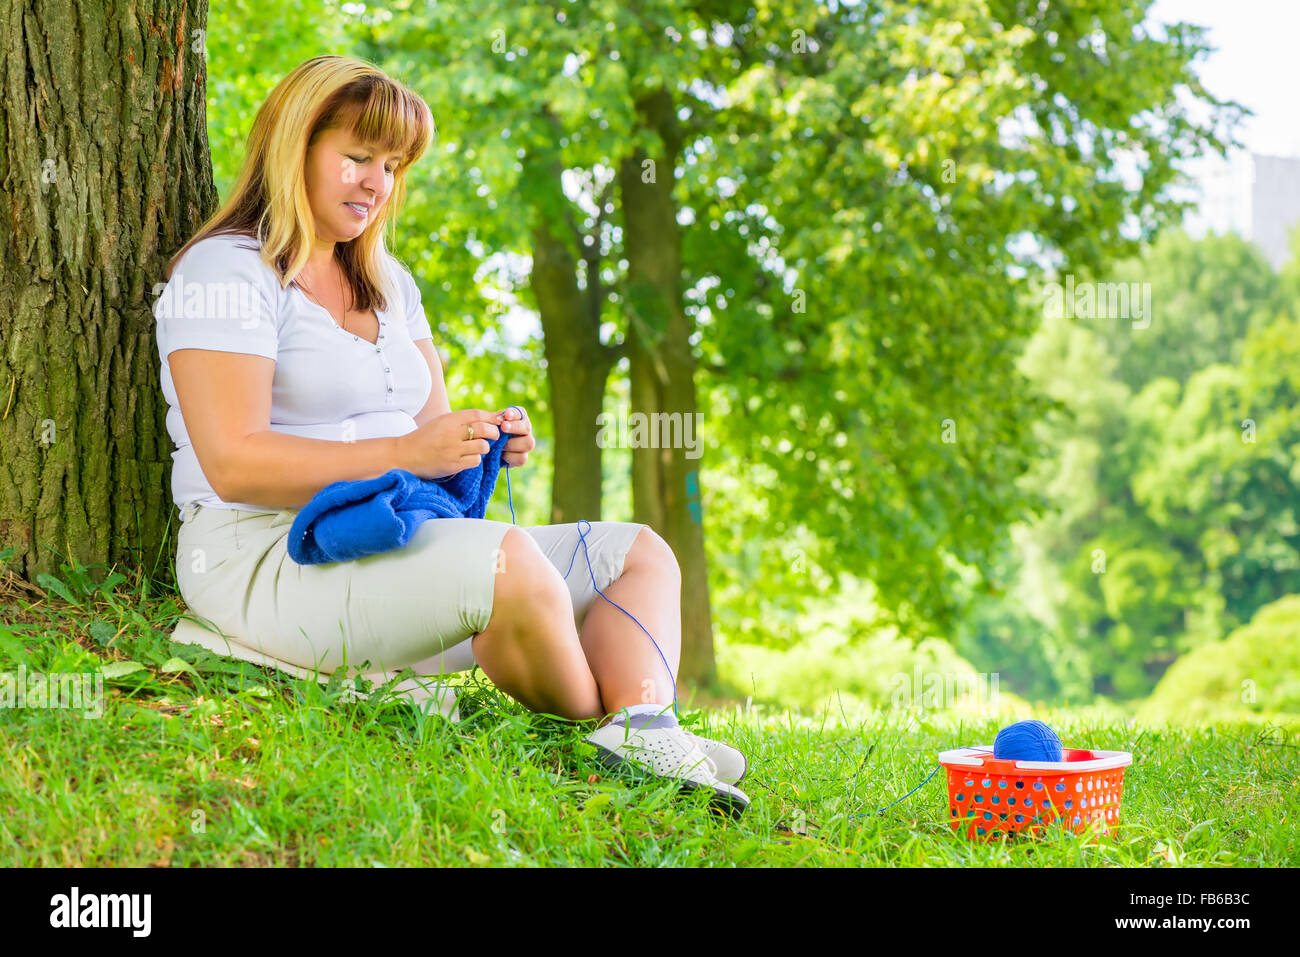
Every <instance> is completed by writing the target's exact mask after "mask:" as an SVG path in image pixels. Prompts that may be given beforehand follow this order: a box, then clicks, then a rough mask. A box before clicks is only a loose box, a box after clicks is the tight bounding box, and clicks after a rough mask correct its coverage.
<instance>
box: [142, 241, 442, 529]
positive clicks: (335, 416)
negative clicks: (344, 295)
mask: <svg viewBox="0 0 1300 957" xmlns="http://www.w3.org/2000/svg"><path fill="white" fill-rule="evenodd" d="M260 246H261V243H260V241H259V240H258V239H256V238H255V237H253V236H231V235H225V236H209V237H207V238H206V239H202V240H200V241H199V242H197V243H195V244H194V245H193V246H191V247H190V248H189V249H188V250H186V251H185V255H184V256H182V257H181V259H180V261H179V262H177V263H176V268H175V269H174V270H173V271H172V275H171V278H170V279H169V280H168V281H167V283H166V284H165V286H164V287H163V289H162V292H161V294H160V295H159V297H158V300H157V302H156V303H155V304H154V308H153V314H154V317H155V318H156V319H157V321H158V328H157V331H158V354H159V356H160V357H161V359H162V390H163V397H164V398H165V399H166V400H167V405H168V409H167V432H168V434H169V435H170V436H171V439H172V442H173V443H175V445H176V451H175V452H173V453H172V462H173V465H172V499H173V501H175V503H176V506H177V508H180V507H181V506H183V505H184V504H185V503H187V502H197V503H198V504H199V505H203V506H207V507H211V508H238V509H245V510H248V511H259V512H264V511H267V510H268V509H267V507H266V506H264V505H250V504H246V503H243V502H226V501H223V500H222V499H221V498H219V497H218V496H217V493H216V492H214V491H213V490H212V486H211V484H210V483H209V482H208V480H207V477H206V476H205V475H204V474H203V469H202V468H200V466H199V460H198V456H196V455H195V453H194V447H193V446H192V445H190V438H189V434H188V432H187V431H186V428H185V420H184V418H183V417H182V415H181V410H180V404H179V402H178V401H177V399H176V387H175V386H174V385H173V383H172V376H171V366H170V363H169V361H168V358H167V357H168V355H169V354H170V353H171V352H173V351H174V350H176V349H213V350H216V351H219V352H243V353H249V354H252V355H259V356H265V357H266V358H268V359H274V360H275V378H274V380H273V382H272V384H271V422H270V427H271V429H273V430H274V431H277V432H285V433H288V434H289V435H299V436H304V437H306V438H311V439H328V440H332V441H336V442H344V441H360V440H361V439H373V438H380V437H387V436H397V435H405V434H406V433H407V432H412V431H414V430H415V427H416V426H415V416H416V415H417V414H418V413H419V411H420V410H421V409H422V408H424V404H425V402H427V401H428V399H429V392H430V389H431V388H432V386H433V379H432V376H431V373H430V371H429V364H428V362H426V361H425V358H424V355H423V354H422V353H421V352H420V350H419V349H417V348H416V346H415V340H417V339H432V338H433V333H432V331H431V330H430V327H429V321H428V320H427V319H426V318H425V316H424V310H423V309H422V308H421V305H420V291H419V288H418V287H417V286H416V284H415V280H414V279H413V278H412V276H411V274H410V273H409V272H408V271H407V270H406V269H405V267H403V266H402V265H401V264H400V263H399V262H398V261H397V260H396V259H395V258H393V257H392V256H391V255H388V256H387V261H388V263H389V264H390V269H391V271H392V274H393V276H392V286H393V287H394V288H396V289H397V290H398V296H396V297H394V296H391V295H390V296H389V308H388V309H387V310H381V309H376V310H375V315H376V316H377V317H378V319H379V339H378V342H376V343H371V342H368V341H367V340H365V339H362V338H361V337H360V336H356V335H353V334H352V333H351V332H348V331H347V330H345V329H344V328H343V327H342V326H340V325H339V324H338V322H336V321H335V319H334V317H333V316H331V315H330V314H329V312H328V311H327V310H326V309H325V308H324V307H323V306H321V305H319V304H317V303H315V302H312V301H311V300H310V299H308V298H307V297H306V295H304V294H303V292H302V291H301V290H300V289H298V288H297V286H295V285H290V286H288V287H286V288H284V289H281V288H280V282H279V280H278V279H277V278H276V275H275V271H274V270H273V269H272V268H271V267H270V266H268V265H266V264H265V263H263V262H262V260H261V254H260V252H259V249H260ZM385 255H387V254H385ZM325 484H328V483H322V487H323V486H324V485H325Z"/></svg>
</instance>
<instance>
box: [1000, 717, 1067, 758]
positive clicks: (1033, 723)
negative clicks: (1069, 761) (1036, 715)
mask: <svg viewBox="0 0 1300 957" xmlns="http://www.w3.org/2000/svg"><path fill="white" fill-rule="evenodd" d="M1063 754H1064V750H1063V748H1062V747H1061V739H1060V738H1059V737H1057V734H1056V732H1055V731H1053V730H1052V729H1051V728H1049V727H1048V726H1047V725H1045V724H1043V722H1041V721H1037V720H1035V719H1033V718H1030V719H1029V720H1028V721H1017V722H1016V723H1015V724H1009V725H1007V726H1006V727H1005V728H1003V729H1002V730H1001V731H999V732H998V736H997V738H996V739H995V740H994V741H993V757H995V758H1001V759H1005V760H1009V761H1015V760H1020V761H1060V760H1062V756H1063Z"/></svg>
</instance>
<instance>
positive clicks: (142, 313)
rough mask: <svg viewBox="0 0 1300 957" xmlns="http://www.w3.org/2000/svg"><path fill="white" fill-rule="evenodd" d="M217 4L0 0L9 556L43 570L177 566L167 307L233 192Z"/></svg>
mask: <svg viewBox="0 0 1300 957" xmlns="http://www.w3.org/2000/svg"><path fill="white" fill-rule="evenodd" d="M206 15H207V4H206V2H202V0H185V2H181V3H159V2H149V0H125V2H122V3H116V4H113V5H111V6H109V5H105V4H103V3H93V2H92V3H86V2H84V0H50V2H47V3H42V4H39V5H32V4H29V3H20V2H17V0H0V77H3V78H4V84H5V86H4V96H3V98H0V184H3V185H2V188H0V235H3V237H4V243H3V251H2V252H0V255H2V256H3V259H2V260H0V303H2V304H0V409H2V410H3V411H0V470H2V471H3V473H4V480H3V481H2V482H0V554H3V553H4V552H5V551H6V550H7V549H12V550H13V554H12V556H11V557H10V558H9V560H8V562H7V565H6V568H7V569H8V571H10V572H12V573H13V574H15V575H17V576H18V577H20V578H22V579H24V580H27V581H34V580H35V577H36V575H38V574H39V573H42V572H47V573H50V574H54V575H59V576H60V577H65V576H63V575H61V574H60V568H59V566H60V564H61V563H64V562H68V561H69V560H72V559H75V560H76V561H77V562H79V563H81V564H82V565H83V566H90V565H101V564H102V565H104V568H102V569H101V568H96V569H95V570H94V571H93V572H92V577H93V578H94V579H95V580H96V581H102V579H103V575H104V574H105V573H106V572H107V567H108V566H109V565H116V564H122V563H125V564H127V566H128V567H135V568H143V570H144V572H145V573H146V574H150V575H152V574H154V573H155V572H156V571H157V569H158V567H159V565H162V567H163V568H164V569H165V571H166V577H167V578H168V579H170V578H171V577H172V575H173V574H174V569H173V565H172V557H173V556H174V555H175V530H174V527H173V526H174V522H173V521H172V518H173V517H174V515H175V508H174V506H173V504H172V500H171V488H170V472H171V444H170V440H169V438H168V436H167V430H166V411H167V407H166V403H165V401H164V400H163V396H162V390H161V387H160V379H159V357H158V351H157V345H156V339H155V329H154V318H153V313H152V305H153V302H154V286H155V284H160V283H161V282H163V270H164V268H165V266H166V263H167V260H168V258H169V256H170V254H171V253H172V252H174V251H175V250H176V249H177V248H179V247H180V246H181V245H182V243H184V241H185V240H186V239H187V238H188V236H189V235H190V233H191V232H192V231H193V230H194V229H195V228H197V227H198V225H199V224H200V223H201V222H202V221H203V219H204V218H205V216H206V215H207V214H209V213H210V211H211V210H213V209H214V208H215V206H216V202H217V196H216V191H215V189H214V188H213V184H212V165H211V159H210V156H209V151H208V142H207V126H206V119H205V107H204V93H205V86H206V68H205V64H204V62H203V34H202V31H203V29H204V27H205V25H206ZM164 556H165V561H163V558H164Z"/></svg>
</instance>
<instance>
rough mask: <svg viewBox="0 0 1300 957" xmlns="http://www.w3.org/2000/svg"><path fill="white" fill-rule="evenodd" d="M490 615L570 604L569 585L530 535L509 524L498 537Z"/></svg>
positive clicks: (528, 611)
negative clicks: (509, 527)
mask: <svg viewBox="0 0 1300 957" xmlns="http://www.w3.org/2000/svg"><path fill="white" fill-rule="evenodd" d="M493 572H494V580H493V617H495V616H496V614H497V611H498V610H500V611H502V612H503V613H506V614H515V613H523V614H529V613H530V612H532V613H535V612H536V610H537V609H538V608H542V607H550V606H561V607H562V606H564V605H570V606H571V599H570V597H569V589H568V586H567V585H565V583H564V578H563V577H562V576H561V575H560V573H559V571H558V570H557V569H556V567H555V566H554V565H553V564H551V562H550V561H549V560H548V559H547V557H546V555H545V554H544V553H543V552H542V550H541V548H540V547H539V546H538V544H537V542H535V541H534V540H533V538H532V536H530V535H528V533H526V532H525V531H524V530H523V529H521V528H518V527H512V528H511V529H509V530H508V531H507V532H506V534H505V537H504V538H502V540H501V548H500V551H499V553H498V555H497V557H496V562H495V564H494V566H493Z"/></svg>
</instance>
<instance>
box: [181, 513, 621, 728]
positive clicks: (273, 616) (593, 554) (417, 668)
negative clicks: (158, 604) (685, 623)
mask: <svg viewBox="0 0 1300 957" xmlns="http://www.w3.org/2000/svg"><path fill="white" fill-rule="evenodd" d="M297 515H298V510H297V509H288V508H286V509H280V510H279V511H265V512H252V511H247V510H241V509H221V508H204V507H202V506H200V505H197V504H195V503H192V502H191V503H188V504H186V505H185V506H184V507H183V508H182V510H181V527H180V531H179V533H178V539H177V555H176V581H177V585H178V587H179V589H180V593H181V597H182V598H183V599H184V600H185V604H186V605H187V606H188V608H189V615H188V616H187V617H184V618H182V619H181V620H180V622H179V623H178V624H177V627H176V630H175V631H174V632H173V633H172V635H171V637H172V640H174V641H179V642H185V643H190V644H199V645H203V646H204V647H206V648H209V649H210V650H212V651H215V652H217V653H218V654H223V655H231V656H234V657H237V658H241V659H243V660H245V661H250V662H253V663H256V664H261V665H268V666H272V667H276V668H279V669H281V670H284V671H288V672H289V673H291V674H294V675H295V676H297V677H308V676H312V677H316V678H318V680H322V681H324V680H328V676H329V675H330V674H331V673H333V672H334V671H335V669H337V668H338V667H339V666H343V667H344V669H345V674H347V675H349V676H350V675H355V674H363V675H365V676H366V677H367V678H369V679H370V680H372V681H374V682H375V684H376V685H378V684H382V683H383V681H385V680H387V679H388V678H389V677H392V676H393V675H395V674H396V673H397V672H399V671H401V670H402V669H404V668H407V667H410V668H412V669H413V670H414V672H415V675H416V676H417V677H416V678H415V679H414V680H408V681H404V682H402V683H401V684H399V685H397V686H396V688H395V689H394V690H395V691H396V692H398V693H399V694H405V695H406V696H407V697H408V698H409V699H410V700H412V701H413V702H419V701H423V700H425V699H428V698H433V699H434V701H435V702H436V704H437V706H438V707H439V709H440V710H441V712H442V713H443V714H444V715H446V716H447V717H449V718H451V720H453V721H458V720H460V719H459V714H458V712H457V711H456V708H455V699H454V694H452V693H451V692H450V690H449V689H447V688H446V686H445V685H443V684H441V683H440V682H437V681H430V680H428V679H429V678H430V677H432V676H436V675H439V674H450V673H453V672H459V671H468V670H470V669H471V668H473V667H474V664H475V661H474V653H473V648H472V644H471V640H472V639H473V637H474V636H475V635H477V634H478V633H479V632H481V631H483V630H484V629H485V628H487V625H488V621H489V620H490V619H491V617H492V603H493V596H494V592H495V582H496V575H497V572H498V569H500V570H504V565H503V563H504V555H503V553H501V551H500V548H501V541H502V539H504V538H505V534H506V532H507V531H509V530H510V529H511V528H516V527H517V528H520V529H521V530H522V531H524V532H525V533H527V534H528V535H531V536H532V538H533V540H534V541H535V542H537V544H538V546H539V547H540V548H541V550H542V553H543V554H545V555H546V557H547V559H549V560H550V562H551V564H552V565H554V566H555V568H556V569H557V570H558V571H559V572H560V574H561V575H564V576H565V577H564V581H565V584H567V585H568V587H569V595H570V597H571V598H572V600H573V622H574V626H575V628H581V627H582V622H583V620H584V619H585V618H586V615H587V611H588V610H589V609H590V608H591V606H592V604H593V603H594V602H597V601H601V602H603V601H604V599H602V598H601V597H599V596H598V595H597V593H596V589H597V588H599V589H600V590H601V591H602V592H603V591H604V590H605V589H606V588H608V587H609V586H610V585H611V584H613V583H614V582H615V581H616V580H618V578H619V577H620V576H621V575H622V574H623V563H624V559H625V558H626V557H627V553H628V551H629V550H630V549H631V547H632V543H633V541H634V540H635V539H636V536H637V533H638V532H640V530H641V529H642V528H645V527H646V526H644V525H640V524H637V523H635V522H590V523H587V522H582V523H573V524H568V525H533V526H523V525H520V526H515V525H511V524H509V523H506V522H497V521H491V520H488V519H478V518H436V519H429V520H427V521H425V522H423V523H422V524H421V525H420V526H419V527H418V528H417V529H416V530H415V532H414V533H413V534H412V536H411V539H410V541H408V542H407V544H406V545H405V546H404V547H402V548H398V549H394V550H392V551H388V552H381V553H379V554H375V555H367V556H365V557H364V558H358V559H354V560H352V561H344V562H327V563H322V564H317V565H299V564H298V563H297V562H295V561H294V560H293V559H292V558H290V557H289V550H288V538H289V529H290V526H292V524H293V521H294V519H295V518H296V517H297ZM580 527H581V529H582V530H583V533H584V535H583V537H585V539H586V547H585V549H584V547H583V546H582V544H581V541H580V538H579V528H580ZM575 549H576V551H577V554H576V555H575V554H574V552H575ZM584 553H585V554H584ZM586 555H590V558H591V567H590V570H588V566H587V558H586ZM566 573H567V574H566ZM593 577H594V579H595V581H594V583H593V581H592V579H593ZM190 619H193V620H190ZM449 699H450V700H449Z"/></svg>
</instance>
